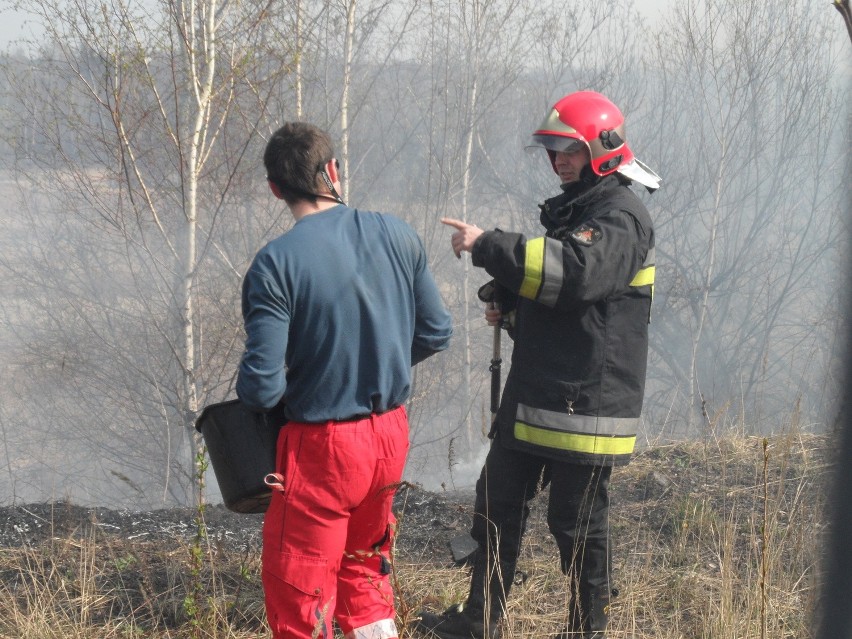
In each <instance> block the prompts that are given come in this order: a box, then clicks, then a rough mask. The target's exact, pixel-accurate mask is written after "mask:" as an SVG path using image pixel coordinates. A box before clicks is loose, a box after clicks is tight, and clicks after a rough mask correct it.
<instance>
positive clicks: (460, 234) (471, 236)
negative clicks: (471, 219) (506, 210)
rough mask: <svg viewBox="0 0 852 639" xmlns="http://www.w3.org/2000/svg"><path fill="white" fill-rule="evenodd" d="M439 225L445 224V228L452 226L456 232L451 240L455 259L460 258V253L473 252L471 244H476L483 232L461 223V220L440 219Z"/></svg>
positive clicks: (476, 227)
mask: <svg viewBox="0 0 852 639" xmlns="http://www.w3.org/2000/svg"><path fill="white" fill-rule="evenodd" d="M441 224H446V225H447V226H452V227H453V228H454V229H456V232H455V233H453V236H452V238H450V239H451V241H452V245H453V253H455V254H456V257H459V258H460V257H461V252H462V251H467V252H468V253H470V252H471V250H473V244H474V242H476V238H478V237H479V236H480V235H482V233H483V230H482V229H481V228H479V227H478V226H476V225H474V224H468V223H467V222H462V221H461V220H455V219H453V218H451V217H442V218H441Z"/></svg>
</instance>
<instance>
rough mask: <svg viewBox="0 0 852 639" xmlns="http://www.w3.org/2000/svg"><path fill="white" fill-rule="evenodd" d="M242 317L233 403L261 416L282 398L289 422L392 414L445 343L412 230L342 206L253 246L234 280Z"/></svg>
mask: <svg viewBox="0 0 852 639" xmlns="http://www.w3.org/2000/svg"><path fill="white" fill-rule="evenodd" d="M242 307H243V319H244V321H245V329H246V349H245V353H244V354H243V358H242V362H241V364H240V370H239V376H238V379H237V395H238V396H239V398H240V399H241V400H242V401H243V403H245V404H246V405H247V406H248V407H249V408H252V409H253V410H258V411H267V410H269V409H271V408H273V407H275V406H276V405H277V404H278V403H279V401H280V400H281V399H282V398H283V400H284V402H285V409H284V410H285V415H286V416H287V418H288V419H290V420H293V421H301V422H324V421H327V420H344V419H350V418H352V417H354V416H357V415H366V414H369V413H371V412H382V411H385V410H388V409H390V408H394V407H396V406H399V405H401V404H402V403H403V402H405V400H406V399H407V398H408V396H409V392H410V386H411V367H412V366H413V365H414V364H416V363H418V362H420V361H421V360H423V359H425V358H426V357H429V356H430V355H432V354H434V353H436V352H438V351H441V350H443V349H445V348H446V347H447V346H448V344H449V340H450V336H451V335H452V323H451V318H450V315H449V313H448V312H447V310H446V309H445V307H444V304H443V302H442V300H441V297H440V295H439V293H438V289H437V287H436V285H435V281H434V279H433V277H432V275H431V273H430V271H429V269H428V266H427V260H426V253H425V251H424V249H423V244H422V242H421V241H420V238H419V237H418V236H417V234H416V233H415V232H414V230H413V229H412V228H411V227H410V226H409V225H408V224H406V223H405V222H403V221H402V220H400V219H399V218H396V217H393V216H391V215H387V214H381V213H373V212H370V211H359V210H357V209H353V208H350V207H348V206H344V205H340V206H336V207H334V208H331V209H327V210H325V211H322V212H320V213H314V214H312V215H308V216H306V217H304V218H302V219H301V220H299V221H298V222H297V223H296V224H295V225H294V226H293V228H292V229H290V230H289V231H288V232H287V233H285V234H284V235H282V236H280V237H278V238H277V239H275V240H273V241H271V242H270V243H269V244H267V245H266V246H265V247H264V248H262V249H261V250H260V252H259V253H258V254H257V256H256V257H255V259H254V262H253V263H252V265H251V268H250V269H249V271H248V273H246V276H245V280H244V281H243V298H242Z"/></svg>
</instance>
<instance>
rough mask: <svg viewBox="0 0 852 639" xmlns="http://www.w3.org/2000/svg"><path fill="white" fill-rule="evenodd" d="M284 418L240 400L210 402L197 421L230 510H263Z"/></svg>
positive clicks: (196, 426) (267, 502)
mask: <svg viewBox="0 0 852 639" xmlns="http://www.w3.org/2000/svg"><path fill="white" fill-rule="evenodd" d="M282 423H283V422H282V421H280V418H279V419H276V418H274V417H271V416H270V415H263V414H261V413H255V412H252V411H250V410H249V409H248V408H246V407H245V406H244V405H243V403H242V402H240V400H238V399H232V400H230V401H227V402H221V403H218V404H210V405H209V406H207V407H206V408H205V409H204V410H203V411H202V412H201V415H199V417H198V419H197V420H196V422H195V428H196V430H197V431H198V432H199V433H201V435H202V436H203V437H204V444H205V445H206V446H207V454H208V455H209V456H210V463H211V464H212V465H213V473H214V474H215V475H216V481H217V482H218V483H219V490H221V491H222V499H223V501H224V502H225V506H226V507H227V508H228V509H229V510H233V511H234V512H238V513H262V512H266V508H267V507H268V506H269V499H270V497H271V496H272V491H271V490H270V488H269V486H267V485H266V484H265V483H264V482H263V478H264V477H266V475H267V474H268V473H274V472H275V447H276V446H275V444H276V440H277V439H278V431H279V430H281V425H282Z"/></svg>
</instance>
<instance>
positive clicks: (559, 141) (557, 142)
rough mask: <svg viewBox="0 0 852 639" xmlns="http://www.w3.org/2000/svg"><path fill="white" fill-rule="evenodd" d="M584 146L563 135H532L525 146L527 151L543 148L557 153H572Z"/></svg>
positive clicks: (574, 139)
mask: <svg viewBox="0 0 852 639" xmlns="http://www.w3.org/2000/svg"><path fill="white" fill-rule="evenodd" d="M585 146H586V143H585V142H583V141H582V140H578V139H576V138H569V137H566V136H564V135H548V134H542V133H533V135H532V137H531V138H530V141H529V144H527V149H536V148H538V149H540V148H542V147H543V148H545V149H547V150H549V151H556V152H557V153H574V152H575V151H579V150H580V149H581V148H583V147H585Z"/></svg>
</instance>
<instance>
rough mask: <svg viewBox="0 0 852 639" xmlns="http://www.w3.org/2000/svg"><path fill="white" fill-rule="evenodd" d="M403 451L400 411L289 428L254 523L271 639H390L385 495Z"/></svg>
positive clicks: (390, 524)
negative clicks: (338, 636)
mask: <svg viewBox="0 0 852 639" xmlns="http://www.w3.org/2000/svg"><path fill="white" fill-rule="evenodd" d="M407 454H408V417H407V415H406V413H405V409H404V408H402V407H400V408H396V409H394V410H391V411H388V412H387V413H383V414H381V415H373V416H370V417H368V418H366V419H360V420H357V421H350V422H327V423H325V424H301V423H295V422H288V423H287V425H286V426H285V427H284V428H282V429H281V434H280V435H279V437H278V453H277V462H276V466H277V472H278V474H279V475H280V477H281V478H282V481H281V484H282V485H281V487H280V488H279V489H278V490H275V491H274V492H273V496H272V501H271V503H270V505H269V508H268V510H267V512H266V516H265V518H264V520H263V565H262V567H263V589H264V594H265V598H266V614H267V618H268V620H269V626H270V628H271V629H272V635H273V638H274V639H311V638H312V637H313V638H316V639H320V638H321V639H331V638H332V636H333V633H332V619H334V620H336V621H337V624H338V626H339V627H340V629H341V630H342V631H343V633H344V634H345V636H346V637H347V639H395V638H396V637H397V629H396V624H395V622H394V617H395V608H394V600H393V590H392V588H391V583H390V579H389V568H390V560H391V557H390V549H391V541H392V535H393V529H394V524H395V520H394V517H393V513H392V512H391V506H392V502H393V494H394V491H395V489H396V487H397V485H398V483H399V481H400V480H401V479H402V471H403V468H404V466H405V458H406V455H407Z"/></svg>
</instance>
